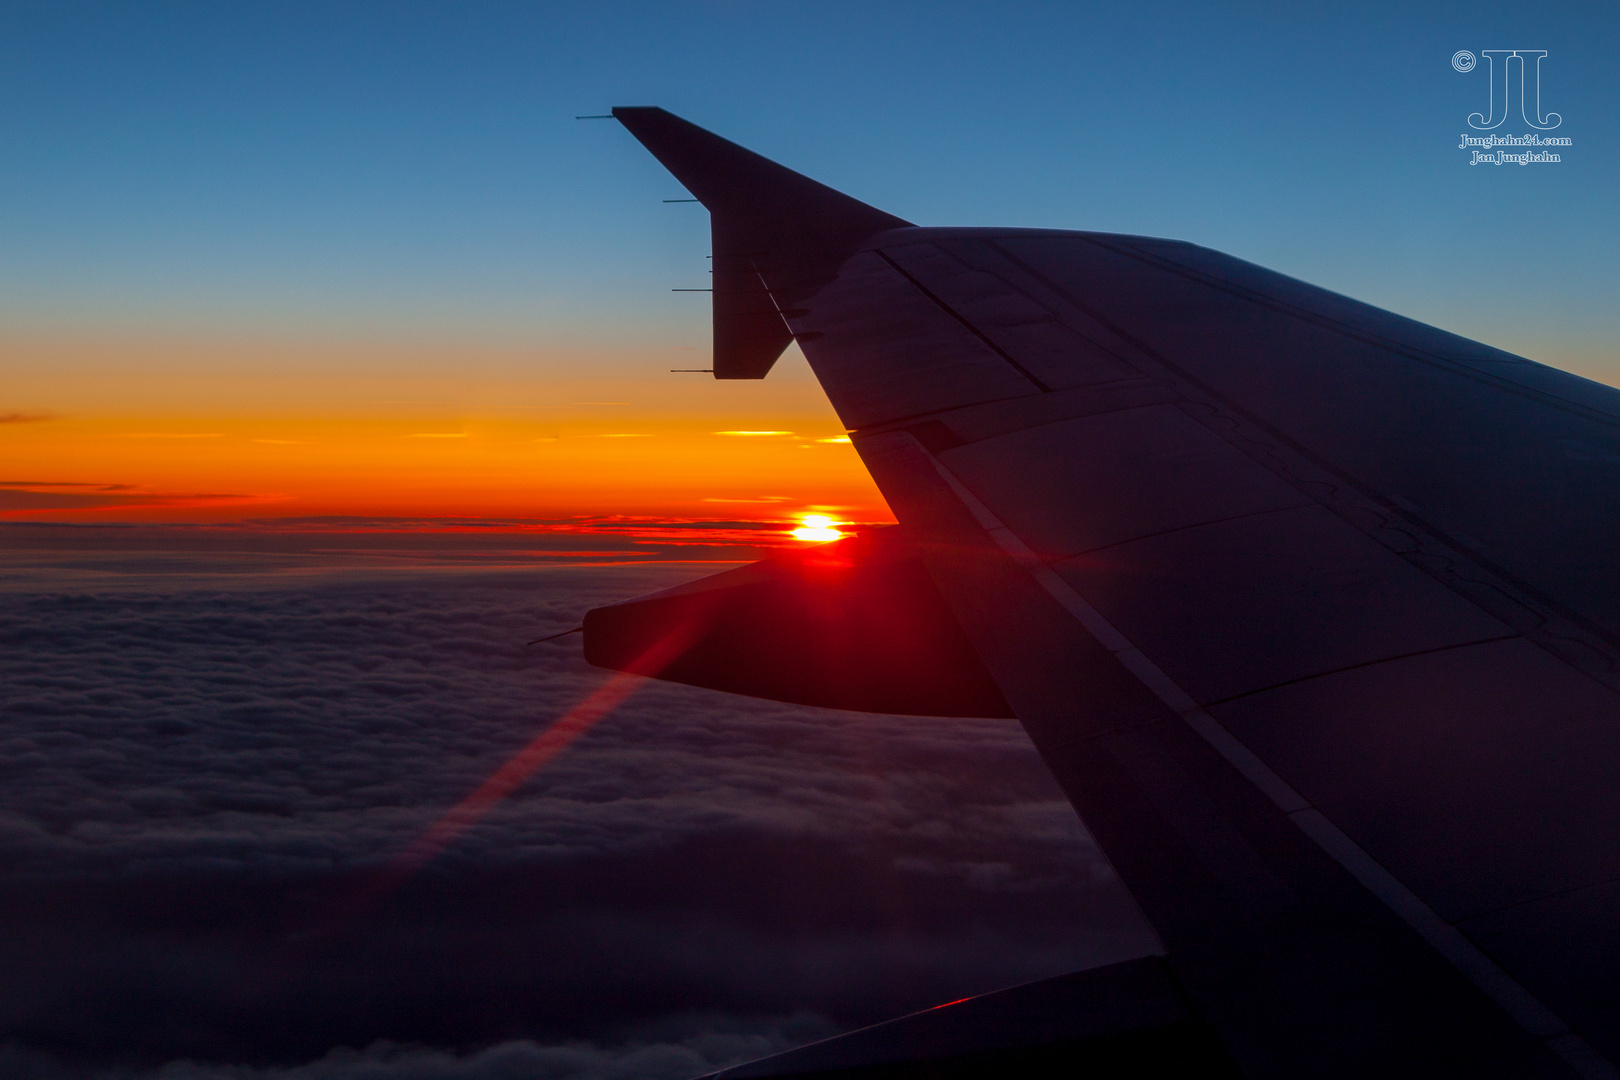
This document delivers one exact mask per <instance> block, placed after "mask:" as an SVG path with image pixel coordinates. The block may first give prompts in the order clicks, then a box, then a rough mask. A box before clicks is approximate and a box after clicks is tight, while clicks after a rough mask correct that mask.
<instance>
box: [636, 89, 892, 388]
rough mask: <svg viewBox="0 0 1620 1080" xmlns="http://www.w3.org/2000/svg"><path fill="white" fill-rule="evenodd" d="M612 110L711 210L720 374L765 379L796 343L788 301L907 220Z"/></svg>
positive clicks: (720, 145)
mask: <svg viewBox="0 0 1620 1080" xmlns="http://www.w3.org/2000/svg"><path fill="white" fill-rule="evenodd" d="M613 115H614V116H615V117H616V118H617V119H618V121H619V122H620V123H621V124H623V125H624V126H625V127H626V128H627V129H629V131H630V134H632V135H634V136H635V137H636V138H637V139H638V140H640V142H641V144H642V145H643V146H645V147H646V148H647V149H648V150H649V151H651V152H652V155H653V156H654V157H656V158H657V159H658V160H659V162H660V163H661V164H662V165H663V166H664V167H665V168H666V169H668V170H669V171H670V172H671V173H672V174H674V176H675V179H677V180H679V181H680V182H681V183H682V184H683V185H685V187H686V189H687V190H688V191H690V192H691V193H692V194H693V196H695V197H696V198H697V200H698V202H700V203H702V204H703V205H704V207H705V208H707V209H708V211H709V225H710V232H711V236H712V239H713V248H714V260H713V261H714V377H715V378H717V379H763V378H764V377H765V374H766V372H768V371H770V369H771V365H773V364H775V363H776V359H777V357H779V356H781V355H782V350H783V349H786V348H787V346H788V342H790V341H792V340H793V332H792V331H791V330H789V329H788V325H787V323H786V322H785V321H784V320H783V318H782V315H781V311H782V310H783V309H784V308H786V307H790V306H791V305H792V303H793V298H794V297H797V296H804V295H808V294H809V293H810V292H812V291H814V289H815V288H816V286H817V285H819V284H820V283H821V282H823V281H825V280H826V279H827V278H828V277H830V276H831V275H832V273H833V271H834V270H836V269H837V267H838V266H839V264H840V263H842V262H843V261H844V260H845V259H846V258H848V256H849V255H850V254H851V253H852V252H853V251H855V250H856V248H857V247H859V245H860V244H861V242H862V241H864V240H866V239H867V238H868V237H871V236H874V235H876V234H877V233H881V232H887V231H889V230H890V229H902V228H908V227H910V226H911V222H909V221H905V220H902V219H901V218H897V217H895V216H894V215H893V214H887V213H884V212H883V211H882V210H879V209H877V208H876V207H872V206H868V205H866V204H865V203H863V202H861V201H859V200H857V199H852V198H850V197H849V196H848V195H845V194H843V193H842V192H838V191H834V190H833V189H832V188H830V187H827V186H826V185H825V184H818V183H817V182H816V181H814V180H811V179H810V178H809V177H807V176H801V175H800V174H799V173H796V172H794V171H793V170H792V169H788V168H784V167H783V166H781V165H778V164H777V163H776V162H774V161H771V160H769V159H767V158H763V157H761V156H760V155H758V154H756V153H754V152H753V151H751V150H745V149H743V148H742V147H740V146H738V145H737V144H736V143H733V142H728V141H727V140H725V139H722V138H721V137H720V136H718V135H715V134H714V133H712V132H709V131H705V130H704V129H702V128H700V127H698V126H697V125H696V124H692V123H688V122H687V121H685V120H682V119H681V118H680V117H678V116H674V115H672V114H670V113H668V112H665V111H664V110H663V109H659V108H654V107H650V106H636V107H623V106H621V107H619V108H616V109H614V110H613Z"/></svg>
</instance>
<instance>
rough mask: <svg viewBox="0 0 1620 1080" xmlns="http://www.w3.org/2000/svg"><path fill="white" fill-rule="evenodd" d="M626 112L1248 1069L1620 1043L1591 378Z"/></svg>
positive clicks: (1618, 611)
mask: <svg viewBox="0 0 1620 1080" xmlns="http://www.w3.org/2000/svg"><path fill="white" fill-rule="evenodd" d="M616 114H618V115H619V116H620V119H621V120H623V122H624V123H625V124H626V126H627V127H629V128H630V130H631V131H632V133H634V134H636V135H637V137H638V138H641V139H642V141H643V142H644V143H646V144H647V145H648V146H649V148H650V149H652V150H653V151H654V153H655V154H658V155H659V157H660V159H661V160H664V161H665V163H666V164H668V165H670V167H671V169H672V171H674V172H675V173H676V175H677V177H678V178H680V179H681V180H682V181H683V182H685V183H686V184H687V185H688V187H690V188H691V189H692V190H693V191H694V193H695V194H697V195H698V196H699V197H700V198H701V199H702V201H703V202H704V203H705V205H707V206H708V208H709V209H710V211H711V214H712V215H713V218H714V221H715V239H716V249H715V258H716V266H717V269H718V268H721V267H725V268H728V269H730V270H731V271H733V272H734V273H735V275H736V277H735V280H736V281H738V282H740V283H741V284H740V285H737V286H735V288H736V289H737V290H738V291H739V292H740V293H741V294H742V295H744V296H747V297H753V298H754V300H755V301H756V302H755V303H754V305H753V306H752V307H750V308H749V309H748V310H749V312H750V314H749V316H748V318H749V319H750V320H752V322H751V323H750V324H749V325H750V326H751V327H753V328H754V329H753V331H752V332H753V335H754V339H756V340H762V341H764V342H765V344H764V345H762V346H761V347H760V348H758V349H755V350H754V352H753V353H752V354H751V357H750V359H749V361H748V364H747V365H741V366H735V367H734V368H733V369H729V370H728V368H727V364H726V363H725V362H723V360H722V358H721V357H720V356H718V355H717V359H716V370H717V375H719V376H721V377H725V376H727V375H740V376H744V377H758V376H760V375H763V374H764V371H765V370H766V369H768V368H769V365H770V362H771V361H772V360H774V359H775V355H776V353H777V352H779V351H780V350H781V348H782V347H783V346H785V343H786V341H787V335H788V334H791V336H792V338H793V339H795V340H797V342H798V343H799V345H800V347H801V349H802V350H803V352H804V354H805V356H806V357H807V358H808V360H809V362H810V365H811V367H812V368H813V370H814V372H815V374H816V376H817V377H818V378H819V380H820V381H821V384H822V386H823V388H824V389H825V390H826V393H827V395H828V397H829V398H830V399H831V401H832V404H833V406H834V407H835V408H836V410H837V412H838V415H839V416H840V417H841V418H842V420H843V422H844V424H845V425H846V426H847V428H848V429H849V430H850V433H851V436H852V439H853V441H854V444H855V446H856V448H857V450H858V451H859V452H860V454H861V457H862V459H863V461H864V462H865V463H866V465H867V467H868V468H869V469H870V471H871V473H872V476H873V477H874V478H875V480H876V481H877V483H878V485H879V487H880V488H881V490H882V491H883V494H884V496H885V497H886V498H887V500H888V502H889V504H890V506H891V508H892V509H893V511H894V513H895V515H896V517H897V519H898V520H899V521H900V523H901V527H902V528H903V529H904V530H905V531H906V533H907V535H909V536H910V537H911V538H912V540H913V542H914V544H915V547H916V551H917V552H918V558H919V559H920V561H921V562H922V564H923V565H924V566H925V567H926V569H927V571H928V575H929V576H930V577H931V579H932V581H933V582H934V584H935V585H936V586H937V588H938V590H939V593H940V595H941V596H942V597H943V598H944V601H945V603H946V605H947V606H948V608H949V610H950V612H951V613H952V614H953V615H954V617H955V619H956V621H957V622H958V624H959V625H960V627H961V629H962V631H963V632H964V633H965V635H966V637H967V639H968V641H969V642H970V643H971V645H972V647H973V649H974V650H975V651H976V652H977V654H978V656H979V658H980V659H981V660H982V661H983V663H984V666H985V668H986V670H987V671H988V672H989V674H990V676H991V677H992V678H993V680H994V682H995V684H996V686H997V687H998V688H999V690H1000V692H1001V694H1002V696H1004V698H1005V700H1006V702H1007V704H1008V705H1009V706H1010V708H1011V710H1012V711H1013V712H1014V713H1016V715H1017V717H1018V718H1019V720H1020V721H1021V722H1022V723H1023V725H1024V727H1025V728H1026V730H1027V731H1028V733H1029V735H1030V738H1031V739H1032V740H1033V741H1034V743H1035V745H1036V746H1037V747H1038V749H1039V750H1040V752H1041V754H1042V755H1043V757H1044V759H1045V761H1046V762H1047V764H1048V765H1049V767H1050V768H1051V770H1052V772H1053V774H1054V775H1055V776H1056V778H1057V779H1058V781H1059V782H1060V784H1061V785H1062V786H1063V788H1064V790H1065V791H1066V792H1067V794H1068V796H1069V798H1070V800H1071V801H1072V802H1073V804H1074V806H1075V808H1076V810H1077V811H1078V812H1079V814H1080V816H1081V817H1082V819H1083V820H1084V821H1085V823H1086V825H1087V826H1088V827H1089V829H1090V830H1091V832H1092V833H1093V835H1094V836H1095V837H1096V839H1097V841H1098V843H1099V844H1100V846H1101V847H1102V849H1103V850H1104V851H1105V852H1106V853H1107V855H1108V857H1109V858H1110V859H1111V860H1112V862H1113V864H1114V866H1115V867H1116V869H1117V870H1118V872H1119V875H1120V877H1121V879H1122V880H1123V881H1124V883H1125V884H1126V886H1127V887H1128V888H1129V889H1130V891H1131V892H1132V894H1133V895H1134V896H1135V897H1136V899H1137V901H1138V902H1139V904H1140V905H1141V907H1142V910H1143V912H1144V913H1145V915H1146V916H1147V918H1148V920H1149V921H1150V922H1151V923H1152V925H1153V926H1154V928H1155V929H1156V930H1157V933H1158V935H1159V938H1160V940H1161V942H1162V945H1163V957H1164V962H1165V963H1166V964H1168V966H1169V968H1170V969H1171V970H1172V971H1173V973H1174V978H1175V979H1176V980H1177V981H1178V982H1179V985H1180V986H1181V987H1182V988H1183V989H1184V990H1185V992H1186V994H1187V995H1188V998H1189V999H1190V1000H1191V1002H1192V1003H1193V1007H1194V1008H1195V1009H1196V1012H1197V1013H1198V1014H1199V1015H1200V1016H1201V1017H1202V1018H1203V1019H1204V1020H1205V1021H1207V1022H1208V1024H1210V1025H1211V1026H1212V1027H1213V1029H1214V1030H1215V1031H1216V1032H1217V1033H1218V1034H1219V1037H1220V1039H1221V1041H1222V1042H1223V1043H1224V1045H1225V1046H1226V1047H1227V1049H1228V1050H1229V1051H1230V1052H1231V1054H1232V1056H1233V1058H1234V1060H1235V1061H1236V1062H1237V1063H1238V1065H1239V1066H1240V1068H1241V1069H1242V1071H1243V1072H1244V1074H1246V1075H1249V1076H1255V1077H1262V1076H1263V1077H1299V1076H1318V1077H1327V1076H1347V1077H1348V1076H1371V1075H1378V1076H1396V1075H1399V1076H1417V1075H1468V1076H1503V1077H1507V1076H1512V1077H1525V1076H1567V1075H1585V1076H1616V1075H1620V1072H1617V1071H1616V1070H1615V1068H1614V1065H1613V1062H1614V1061H1615V1060H1620V920H1617V918H1616V911H1617V908H1620V559H1617V557H1616V553H1617V552H1620V392H1617V391H1616V390H1614V389H1611V388H1609V387H1606V386H1601V385H1598V384H1596V383H1592V382H1589V381H1587V380H1584V379H1581V378H1578V377H1576V376H1573V375H1570V374H1567V373H1564V372H1561V371H1558V370H1555V369H1552V368H1548V367H1545V366H1542V365H1540V364H1536V363H1533V362H1531V361H1528V360H1525V359H1522V358H1520V357H1517V356H1513V355H1510V354H1507V353H1504V352H1501V351H1499V350H1496V349H1493V348H1490V347H1488V346H1485V345H1481V344H1478V343H1476V342H1473V341H1469V340H1466V339H1464V338H1461V337H1457V336H1455V335H1453V334H1449V333H1446V332H1443V331H1440V330H1437V329H1435V328H1433V327H1429V326H1426V325H1423V324H1420V323H1417V322H1414V321H1412V320H1409V319H1405V318H1402V317H1400V316H1397V315H1394V314H1391V313H1389V312H1386V311H1382V310H1379V309H1377V308H1374V307H1370V306H1368V305H1365V304H1361V303H1358V302H1356V301H1353V300H1350V299H1347V298H1345V297H1343V296H1339V295H1337V294H1334V293H1331V292H1328V291H1325V290H1322V289H1318V288H1315V287H1313V286H1310V285H1307V284H1304V283H1302V282H1299V281H1297V280H1294V279H1291V278H1288V277H1285V276H1283V275H1281V274H1276V273H1273V272H1271V271H1268V270H1265V269H1263V268H1261V267H1258V266H1255V265H1253V264H1250V263H1246V262H1243V261H1241V260H1239V259H1235V258H1232V257H1230V256H1227V255H1223V254H1221V253H1219V252H1215V251H1211V250H1209V249H1206V248H1202V247H1198V246H1195V245H1192V244H1186V243H1180V242H1175V241H1168V240H1159V239H1152V238H1146V237H1139V236H1125V235H1113V234H1101V233H1085V232H1058V231H1040V230H1017V229H936V228H919V227H915V226H910V225H908V224H906V223H904V222H900V221H899V219H893V218H888V215H881V216H880V217H874V216H872V215H878V214H880V212H878V211H872V209H871V208H870V207H865V206H864V204H860V203H856V202H855V201H854V200H849V199H847V197H845V196H838V195H837V193H835V192H831V191H830V189H826V188H822V187H821V186H820V185H814V184H813V182H811V181H808V180H805V179H804V178H803V177H799V176H798V175H797V174H794V173H790V172H788V170H786V169H782V168H781V167H780V166H775V165H772V164H771V163H769V162H764V159H762V158H757V157H756V156H754V155H751V154H748V152H747V151H743V150H741V149H740V148H737V147H735V146H733V145H732V144H730V143H725V142H724V141H723V140H720V139H718V138H716V137H715V136H712V135H709V134H708V133H707V132H703V131H701V129H697V128H694V127H692V126H691V125H687V124H685V122H684V121H680V120H678V119H676V118H674V117H671V116H669V114H667V113H663V112H662V111H661V110H653V109H621V110H616ZM671 147H679V148H680V150H679V152H678V153H677V151H676V150H673V149H671ZM738 155H742V156H741V157H739V156H738ZM738 162H742V163H743V164H742V165H739V164H738ZM759 162H764V165H767V166H770V168H769V169H765V168H764V167H763V166H760V165H757V164H756V163H759ZM750 169H752V170H753V171H750ZM773 169H774V170H779V173H776V172H771V171H770V170H773ZM779 174H785V175H786V176H787V177H793V178H795V182H800V181H802V183H803V184H804V185H811V188H813V189H815V190H816V191H818V192H826V193H828V195H829V196H837V198H836V199H832V198H828V197H824V196H821V195H819V194H818V195H817V196H816V198H818V199H820V202H817V203H815V207H814V210H815V213H814V215H813V216H812V217H813V219H812V218H804V219H798V218H795V217H794V214H793V211H792V207H793V205H794V200H795V199H800V198H803V197H805V191H806V190H810V189H803V188H801V189H795V188H794V187H793V185H792V184H789V183H787V182H785V181H782V180H781V179H780V175H779ZM837 199H844V200H846V202H847V204H848V205H844V204H840V203H838V202H837ZM851 207H858V208H860V209H859V211H854V210H851V209H850V208H851ZM841 211H848V212H847V213H845V214H844V216H842V217H841V216H840V212H841ZM868 211H870V213H866V212H868ZM884 219H887V220H884ZM739 222H742V223H743V224H739ZM784 222H787V223H794V222H796V223H797V224H795V225H793V227H787V226H785V225H784V224H783V223H784ZM739 237H740V239H739ZM728 245H729V246H728ZM716 289H717V292H716V318H717V330H716V341H717V349H718V348H719V347H720V343H721V342H722V339H723V338H724V337H725V335H723V334H722V332H721V329H720V327H719V322H720V321H721V320H722V318H723V309H722V299H723V298H722V296H721V293H722V292H723V291H725V290H724V288H723V287H722V284H721V276H720V275H719V274H717V278H716ZM767 301H768V304H769V307H768V309H766V308H762V307H761V304H762V303H763V302H767ZM727 302H730V301H727ZM733 306H734V307H735V304H733ZM773 318H774V319H775V320H776V322H775V323H772V322H771V319H773ZM767 325H768V326H771V327H773V328H774V327H777V326H780V327H781V328H783V329H781V330H780V331H777V330H775V329H772V331H771V332H770V333H763V332H761V331H759V329H758V328H759V327H760V326H767ZM735 336H736V335H735V334H733V335H732V337H733V338H735ZM728 340H729V339H728ZM772 350H774V351H772ZM764 353H769V356H768V357H765V359H763V360H761V359H760V356H762V355H763V354H764ZM744 367H746V370H743V368H744Z"/></svg>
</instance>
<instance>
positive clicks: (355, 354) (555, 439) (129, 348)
mask: <svg viewBox="0 0 1620 1080" xmlns="http://www.w3.org/2000/svg"><path fill="white" fill-rule="evenodd" d="M660 362H661V361H659V360H658V359H657V358H656V349H648V350H644V351H637V350H631V349H627V350H624V351H622V352H615V353H604V352H603V351H601V350H577V351H570V350H567V349H561V348H546V347H539V346H535V347H529V348H524V347H520V346H513V345H506V344H490V343H488V342H478V341H475V340H469V341H468V342H466V343H465V344H461V345H457V344H455V343H451V342H438V343H434V344H431V345H422V344H397V343H390V342H389V341H387V340H386V339H379V340H375V341H354V340H342V339H336V338H333V339H307V338H306V339H286V340H271V339H262V338H246V337H235V338H215V339H207V340H202V339H196V338H190V339H187V338H178V337H172V338H171V337H160V336H152V335H145V334H134V333H132V334H129V335H125V336H117V335H109V336H106V337H98V338H85V337H73V336H68V335H37V336H33V337H19V336H12V337H9V338H7V337H0V368H3V369H4V370H5V371H7V372H8V373H10V375H11V378H10V379H9V382H8V385H7V387H6V393H7V397H8V399H9V400H8V401H6V402H4V403H3V404H5V405H8V406H10V405H12V404H13V402H15V403H16V406H15V407H13V408H9V409H7V410H5V411H3V412H0V460H4V461H5V462H6V469H5V471H4V474H3V475H0V522H3V521H29V522H41V521H61V522H87V523H102V522H150V523H180V522H191V523H198V522H206V523H226V522H231V521H240V520H252V521H255V522H262V521H264V520H266V519H288V518H292V519H308V518H326V517H350V516H355V515H360V516H366V517H405V518H411V519H427V518H456V519H488V520H495V519H501V520H506V519H535V518H543V519H548V520H550V519H556V518H560V517H568V516H572V515H588V516H600V515H612V514H632V515H653V516H662V517H664V518H666V519H671V520H685V519H690V518H708V519H717V520H718V519H731V518H735V517H738V516H742V517H747V518H750V519H755V520H770V521H775V522H782V521H783V519H785V518H786V519H793V520H797V518H798V516H799V512H801V511H803V512H813V511H818V510H821V509H822V508H826V507H830V508H833V509H834V510H835V512H836V513H838V514H840V515H842V516H845V517H848V518H851V519H854V520H861V521H882V520H888V519H889V514H888V510H887V507H886V506H885V505H884V503H883V500H882V497H881V496H880V495H879V494H878V492H877V490H876V488H875V487H874V486H873V484H872V481H871V479H870V478H869V476H868V475H867V473H866V470H865V469H864V468H863V467H862V466H861V463H860V460H859V458H858V457H857V456H856V454H855V453H853V450H852V447H851V446H850V445H849V443H848V441H847V436H845V435H844V434H843V425H842V424H840V423H839V421H838V419H837V417H836V416H835V415H834V414H833V412H832V409H831V407H830V406H829V405H828V404H827V400H826V398H825V396H824V395H823V394H822V393H821V390H820V387H819V386H818V385H817V384H816V383H815V381H814V378H813V377H812V376H811V375H810V373H809V370H808V368H807V367H806V366H805V364H804V361H803V359H802V358H801V357H798V356H797V354H793V353H790V355H789V356H787V357H784V359H783V361H782V362H781V364H780V365H779V370H778V371H775V372H773V373H772V376H771V378H770V379H769V380H767V381H765V382H763V383H747V384H741V385H739V384H737V383H725V382H716V381H715V380H712V379H702V380H684V379H679V378H677V377H676V376H673V375H668V374H664V373H660V372H659V371H658V370H657V364H658V363H660ZM649 369H650V371H651V373H650V374H649ZM738 420H747V421H753V422H754V423H753V424H751V425H750V426H749V427H748V428H746V429H745V428H742V427H741V426H740V425H738V424H737V421H738ZM776 527H777V528H778V529H780V528H781V527H782V526H781V525H780V524H778V525H777V526H776Z"/></svg>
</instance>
